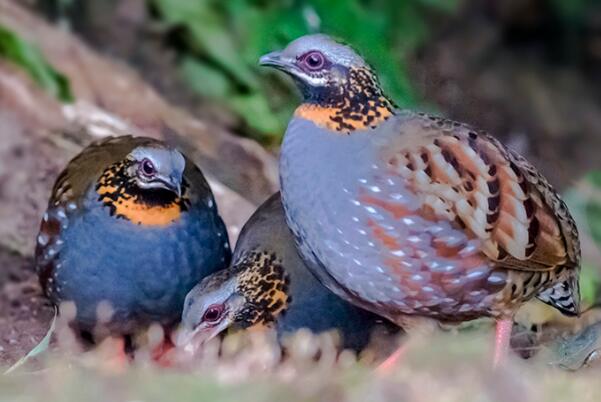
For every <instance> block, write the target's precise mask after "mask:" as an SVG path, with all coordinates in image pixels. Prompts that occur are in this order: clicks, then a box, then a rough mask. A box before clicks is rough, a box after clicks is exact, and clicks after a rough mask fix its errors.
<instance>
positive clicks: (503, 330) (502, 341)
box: [493, 318, 513, 367]
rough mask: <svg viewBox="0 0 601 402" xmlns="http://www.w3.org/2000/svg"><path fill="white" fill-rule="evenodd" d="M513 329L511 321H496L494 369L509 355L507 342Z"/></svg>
mask: <svg viewBox="0 0 601 402" xmlns="http://www.w3.org/2000/svg"><path fill="white" fill-rule="evenodd" d="M512 328H513V319H511V318H510V319H504V320H498V321H497V325H496V329H495V357H494V361H493V365H494V367H499V366H500V365H501V364H503V363H504V362H505V360H506V358H507V355H508V354H509V341H510V339H511V329H512Z"/></svg>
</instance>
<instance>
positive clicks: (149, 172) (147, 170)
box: [140, 159, 156, 177]
mask: <svg viewBox="0 0 601 402" xmlns="http://www.w3.org/2000/svg"><path fill="white" fill-rule="evenodd" d="M140 172H142V174H143V175H144V176H149V177H150V176H154V175H155V174H156V168H155V167H154V164H153V163H152V162H151V161H150V159H143V160H142V162H140Z"/></svg>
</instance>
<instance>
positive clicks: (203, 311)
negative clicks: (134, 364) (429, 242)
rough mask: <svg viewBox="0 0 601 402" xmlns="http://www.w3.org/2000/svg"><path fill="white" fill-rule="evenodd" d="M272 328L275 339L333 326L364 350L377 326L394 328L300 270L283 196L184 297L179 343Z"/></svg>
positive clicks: (348, 343) (347, 344) (344, 342)
mask: <svg viewBox="0 0 601 402" xmlns="http://www.w3.org/2000/svg"><path fill="white" fill-rule="evenodd" d="M257 328H273V329H274V330H275V331H276V333H277V335H278V338H279V339H283V338H284V337H285V336H286V335H290V334H293V333H295V332H296V331H298V330H300V329H302V328H305V329H309V330H311V331H312V332H313V333H322V332H326V331H331V330H336V331H338V334H339V335H340V337H341V345H340V346H341V347H343V348H347V349H352V350H355V351H361V350H362V349H363V348H365V347H366V346H368V344H369V341H370V339H371V335H373V334H374V331H376V329H379V330H381V333H383V334H390V335H392V334H395V333H396V331H397V329H396V328H395V327H394V326H393V325H392V324H391V323H389V322H387V321H386V320H383V319H382V318H381V317H380V316H378V315H375V314H373V313H370V312H368V311H366V310H363V309H361V308H358V307H355V306H354V305H352V304H350V303H349V302H347V301H345V300H343V299H341V298H340V297H338V296H336V295H335V294H334V293H332V292H330V291H329V290H328V289H327V288H326V287H325V286H323V285H322V284H321V283H320V282H319V281H318V280H317V278H315V277H314V276H313V274H312V273H311V272H310V271H309V270H308V269H307V267H305V265H304V263H303V261H302V260H301V258H300V256H299V255H298V253H297V251H296V246H295V244H294V238H293V236H292V233H291V232H290V229H289V228H288V226H287V225H286V220H285V217H284V210H283V208H282V203H281V200H280V194H279V193H275V194H274V195H272V196H271V197H270V198H268V199H267V200H266V201H265V202H264V203H263V204H262V205H261V206H260V207H259V208H258V209H257V210H256V211H255V213H254V214H253V215H252V216H251V217H250V219H249V220H248V221H247V222H246V224H245V225H244V227H243V228H242V230H241V232H240V237H239V238H238V242H237V244H236V248H235V250H234V255H233V258H232V264H231V265H230V266H229V267H228V268H226V269H224V270H221V271H218V272H215V273H213V274H211V275H209V276H207V277H206V278H204V279H203V280H202V281H201V282H200V283H199V284H198V285H196V286H195V287H194V288H193V289H192V290H191V291H190V292H189V293H188V295H187V296H186V300H185V303H184V310H183V313H182V320H181V326H180V329H179V331H178V335H177V336H176V344H177V345H178V346H179V347H184V348H185V347H187V346H192V349H193V350H196V349H197V348H199V347H200V346H201V345H202V344H204V343H205V342H207V341H208V340H210V339H212V338H214V337H215V336H217V335H218V334H219V333H221V332H223V331H225V330H226V329H232V330H248V329H257Z"/></svg>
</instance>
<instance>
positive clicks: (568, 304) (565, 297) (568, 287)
mask: <svg viewBox="0 0 601 402" xmlns="http://www.w3.org/2000/svg"><path fill="white" fill-rule="evenodd" d="M536 297H537V298H538V299H539V300H541V301H542V302H543V303H547V304H548V305H550V306H552V307H555V308H556V309H558V310H559V311H561V312H562V313H563V314H565V315H567V316H578V315H580V285H579V283H578V277H577V276H576V275H571V276H570V277H568V278H565V279H564V280H563V281H561V282H557V283H556V284H555V285H554V286H553V287H550V288H547V289H545V290H543V291H542V292H540V293H539V294H538V295H537V296H536Z"/></svg>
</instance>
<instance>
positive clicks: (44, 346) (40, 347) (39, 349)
mask: <svg viewBox="0 0 601 402" xmlns="http://www.w3.org/2000/svg"><path fill="white" fill-rule="evenodd" d="M57 316H58V310H57V308H56V307H55V308H54V317H52V322H51V323H50V328H48V332H46V335H45V336H44V337H43V338H42V340H41V341H40V343H38V344H37V345H36V346H35V347H34V348H33V349H31V350H30V351H29V353H27V354H26V355H25V356H23V357H22V358H20V359H19V360H18V361H17V362H16V363H15V364H13V365H12V366H10V367H9V368H8V370H6V371H5V372H4V375H8V374H10V373H12V372H13V371H15V370H16V369H18V368H19V367H21V366H22V365H24V364H25V363H27V362H28V361H29V360H31V359H33V358H34V357H36V356H39V355H40V354H42V353H44V352H45V351H46V350H48V347H49V346H50V340H51V339H52V334H54V330H55V328H56V317H57Z"/></svg>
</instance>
